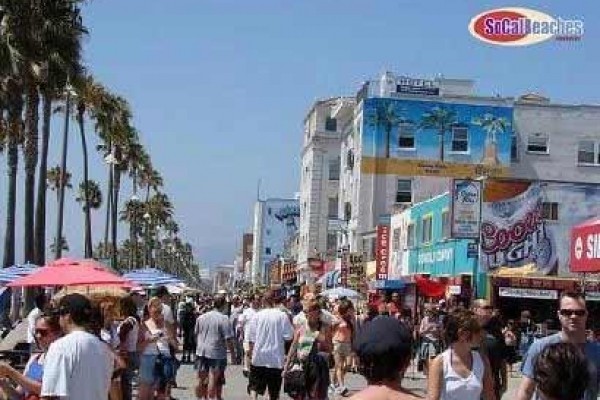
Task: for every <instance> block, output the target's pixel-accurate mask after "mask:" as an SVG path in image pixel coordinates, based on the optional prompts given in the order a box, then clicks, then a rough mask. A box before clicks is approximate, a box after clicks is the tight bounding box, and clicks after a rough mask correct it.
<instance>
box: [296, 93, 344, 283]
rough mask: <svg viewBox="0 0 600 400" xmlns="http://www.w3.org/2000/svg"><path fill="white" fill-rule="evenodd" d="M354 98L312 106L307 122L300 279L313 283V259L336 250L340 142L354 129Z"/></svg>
mask: <svg viewBox="0 0 600 400" xmlns="http://www.w3.org/2000/svg"><path fill="white" fill-rule="evenodd" d="M353 111H354V99H353V98H345V97H339V98H331V99H327V100H319V101H317V102H315V103H314V104H313V106H312V107H311V108H310V110H309V112H308V113H307V115H306V118H305V119H304V141H303V146H302V161H301V168H302V172H301V181H300V231H299V237H298V270H299V279H300V281H303V282H307V281H308V282H310V281H313V280H314V276H313V272H314V271H312V270H311V268H310V265H311V263H310V260H312V259H321V260H326V259H333V258H335V254H336V250H337V239H338V238H337V227H336V226H337V222H338V207H339V205H338V202H339V194H338V193H339V186H340V182H339V179H340V165H341V160H340V141H341V137H342V135H343V134H344V132H346V131H351V130H352V126H353V121H352V115H353Z"/></svg>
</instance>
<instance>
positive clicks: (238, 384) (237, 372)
mask: <svg viewBox="0 0 600 400" xmlns="http://www.w3.org/2000/svg"><path fill="white" fill-rule="evenodd" d="M346 379H347V386H348V389H349V390H350V394H352V393H355V392H357V391H359V390H361V389H363V388H364V387H365V385H366V382H365V380H364V379H363V377H362V376H360V375H358V374H348V375H347V377H346ZM520 379H521V378H520V376H518V375H517V374H516V373H514V374H513V376H512V377H511V378H510V380H509V388H508V392H507V393H506V394H505V395H504V396H503V399H514V398H515V397H516V394H517V389H518V386H519V382H520ZM226 381H227V384H226V385H225V389H224V391H223V398H224V399H225V400H247V399H248V398H249V396H248V394H247V392H246V384H247V383H248V381H247V379H246V378H244V376H243V374H242V367H241V366H239V365H231V366H229V367H227V373H226ZM177 383H178V384H179V387H178V388H177V389H174V390H173V394H172V395H173V397H174V398H176V399H178V400H196V397H195V394H194V388H195V386H196V383H197V379H196V374H195V373H194V370H193V367H192V365H188V364H186V365H182V366H181V368H180V370H179V375H178V379H177ZM403 386H404V387H406V388H407V389H412V390H414V391H415V392H416V393H417V394H420V395H425V389H426V387H427V380H426V379H425V376H424V375H423V374H422V373H420V372H417V371H416V370H415V369H413V368H410V369H409V370H408V371H407V374H406V376H405V378H404V381H403ZM281 398H282V399H289V397H287V396H282V397H281ZM340 398H342V397H340Z"/></svg>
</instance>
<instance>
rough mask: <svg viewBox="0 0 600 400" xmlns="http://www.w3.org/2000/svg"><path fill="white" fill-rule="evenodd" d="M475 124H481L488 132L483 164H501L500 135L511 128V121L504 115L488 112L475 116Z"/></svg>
mask: <svg viewBox="0 0 600 400" xmlns="http://www.w3.org/2000/svg"><path fill="white" fill-rule="evenodd" d="M472 123H473V125H477V126H480V127H481V128H482V129H483V130H484V131H485V132H486V134H487V135H486V138H485V150H484V154H483V158H482V160H481V163H482V164H485V165H499V164H500V160H499V159H498V148H497V145H498V135H499V134H502V133H504V132H506V131H507V130H508V129H509V128H510V122H509V121H508V120H507V119H506V118H504V117H497V116H495V115H493V114H490V113H486V114H484V115H483V116H481V117H475V118H473V121H472Z"/></svg>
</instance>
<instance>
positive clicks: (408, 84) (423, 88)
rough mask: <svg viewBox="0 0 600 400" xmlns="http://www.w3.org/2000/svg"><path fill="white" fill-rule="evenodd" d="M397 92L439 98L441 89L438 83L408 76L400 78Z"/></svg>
mask: <svg viewBox="0 0 600 400" xmlns="http://www.w3.org/2000/svg"><path fill="white" fill-rule="evenodd" d="M397 82H398V84H397V85H396V92H398V93H408V94H421V95H427V96H437V95H439V94H440V88H439V85H438V83H437V82H436V81H432V80H429V79H415V78H410V77H407V76H402V77H399V78H398V81H397Z"/></svg>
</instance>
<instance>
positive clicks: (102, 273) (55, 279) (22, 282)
mask: <svg viewBox="0 0 600 400" xmlns="http://www.w3.org/2000/svg"><path fill="white" fill-rule="evenodd" d="M73 285H89V286H92V285H121V286H131V283H130V282H128V281H127V280H126V279H124V278H122V277H120V276H118V275H115V274H113V273H111V272H108V271H106V270H104V269H103V268H100V267H98V266H97V265H96V266H93V263H91V262H89V260H81V261H77V260H74V259H70V258H61V259H59V260H56V261H53V262H51V263H50V264H48V265H46V266H44V267H42V268H39V269H38V270H37V271H35V272H34V273H32V274H30V275H28V276H24V277H21V278H19V279H17V280H15V281H13V282H11V283H9V284H8V285H7V286H9V287H20V286H73Z"/></svg>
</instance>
